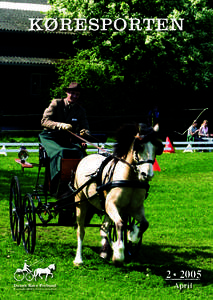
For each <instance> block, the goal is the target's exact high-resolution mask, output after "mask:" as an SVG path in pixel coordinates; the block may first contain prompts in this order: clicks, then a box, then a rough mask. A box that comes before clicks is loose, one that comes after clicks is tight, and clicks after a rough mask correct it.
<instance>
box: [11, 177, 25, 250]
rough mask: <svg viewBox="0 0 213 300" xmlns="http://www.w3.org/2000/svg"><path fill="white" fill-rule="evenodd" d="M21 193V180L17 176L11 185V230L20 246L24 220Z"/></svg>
mask: <svg viewBox="0 0 213 300" xmlns="http://www.w3.org/2000/svg"><path fill="white" fill-rule="evenodd" d="M21 202H22V201H21V191H20V185H19V180H18V177H17V176H14V177H13V178H12V180H11V184H10V200H9V206H10V208H9V209H10V228H11V234H12V238H13V240H14V241H15V242H16V243H17V245H19V244H20V241H21V231H22V226H23V222H22V221H23V218H22V203H21Z"/></svg>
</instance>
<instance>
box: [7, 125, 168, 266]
mask: <svg viewBox="0 0 213 300" xmlns="http://www.w3.org/2000/svg"><path fill="white" fill-rule="evenodd" d="M156 134H157V133H156V129H153V128H150V127H146V126H144V125H142V126H140V127H139V128H138V127H137V126H135V125H134V126H133V125H131V126H127V127H123V128H122V129H121V130H120V131H119V134H118V139H117V142H118V143H117V147H116V150H115V152H114V153H113V154H110V153H104V154H101V153H98V154H90V155H87V156H86V157H84V158H83V159H81V160H80V159H62V162H61V173H60V174H61V175H60V180H59V182H58V188H57V193H56V195H55V194H54V195H53V194H52V193H51V183H50V180H49V162H48V157H47V154H46V151H45V149H44V148H43V147H42V145H40V148H39V165H38V175H37V181H36V185H35V188H34V189H33V191H32V192H31V193H27V194H26V195H24V196H23V197H22V195H21V189H20V185H19V179H18V177H17V176H14V177H13V178H12V181H11V185H10V201H9V207H10V227H11V234H12V238H13V240H14V241H15V242H16V244H17V245H19V244H20V242H21V239H22V241H23V245H24V248H25V250H26V252H27V253H33V252H34V249H35V243H36V227H37V226H43V227H46V226H76V225H77V236H78V248H77V253H76V258H75V260H74V263H75V264H77V265H78V264H81V263H82V262H83V261H82V253H81V252H82V241H83V237H84V227H85V226H92V227H100V230H101V232H102V234H101V237H102V250H103V249H104V250H103V251H105V253H102V257H106V255H105V254H106V252H108V248H109V247H108V246H109V245H111V247H112V249H113V260H114V261H123V260H124V255H125V256H126V255H130V252H131V247H132V243H133V242H137V246H139V245H140V244H141V241H142V234H143V232H144V231H145V230H146V229H147V227H148V222H147V220H146V218H145V214H144V206H143V203H144V200H145V199H146V197H147V194H148V189H149V183H148V181H149V180H151V178H152V177H153V168H152V166H153V163H154V160H155V155H156V154H161V153H162V151H163V147H162V143H161V142H160V141H159V140H158V139H157V137H156ZM22 163H23V164H24V161H22ZM42 168H45V180H44V184H43V185H41V184H40V180H39V179H40V174H41V169H42ZM65 189H66V191H65ZM88 200H89V201H88ZM89 203H91V204H92V205H91V204H89ZM94 213H98V214H99V215H101V216H103V219H104V221H103V222H101V223H102V224H90V220H91V217H92V216H93V214H94ZM56 216H59V217H58V223H53V221H52V220H53V219H54V218H55V217H56ZM76 222H77V224H76ZM124 249H125V252H124Z"/></svg>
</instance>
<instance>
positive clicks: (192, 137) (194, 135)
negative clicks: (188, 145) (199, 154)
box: [187, 121, 201, 142]
mask: <svg viewBox="0 0 213 300" xmlns="http://www.w3.org/2000/svg"><path fill="white" fill-rule="evenodd" d="M198 132H199V129H197V122H196V121H194V122H193V124H192V125H191V126H190V127H189V129H188V132H187V141H188V142H194V141H199V140H201V139H200V138H199V137H198Z"/></svg>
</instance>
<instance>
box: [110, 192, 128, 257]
mask: <svg viewBox="0 0 213 300" xmlns="http://www.w3.org/2000/svg"><path fill="white" fill-rule="evenodd" d="M106 212H107V214H108V215H109V217H110V219H111V220H112V221H113V222H114V223H115V226H116V230H117V235H118V239H117V241H116V242H114V243H113V245H112V250H113V256H112V261H113V262H114V263H117V262H118V263H122V262H123V261H124V243H123V221H122V219H121V216H120V213H119V211H118V208H117V206H116V205H115V203H114V201H113V199H112V197H111V196H109V194H108V196H107V199H106Z"/></svg>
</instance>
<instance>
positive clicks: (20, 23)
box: [0, 0, 48, 31]
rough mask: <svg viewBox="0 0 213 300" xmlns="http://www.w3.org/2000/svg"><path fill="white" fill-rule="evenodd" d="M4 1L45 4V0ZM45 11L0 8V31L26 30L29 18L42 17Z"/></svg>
mask: <svg viewBox="0 0 213 300" xmlns="http://www.w3.org/2000/svg"><path fill="white" fill-rule="evenodd" d="M4 2H13V3H26V4H41V5H47V4H48V3H47V0H18V1H16V0H10V1H4ZM44 17H45V13H42V12H39V11H27V10H17V9H4V8H2V9H0V31H5V30H6V31H28V30H29V28H30V21H29V18H44Z"/></svg>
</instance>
